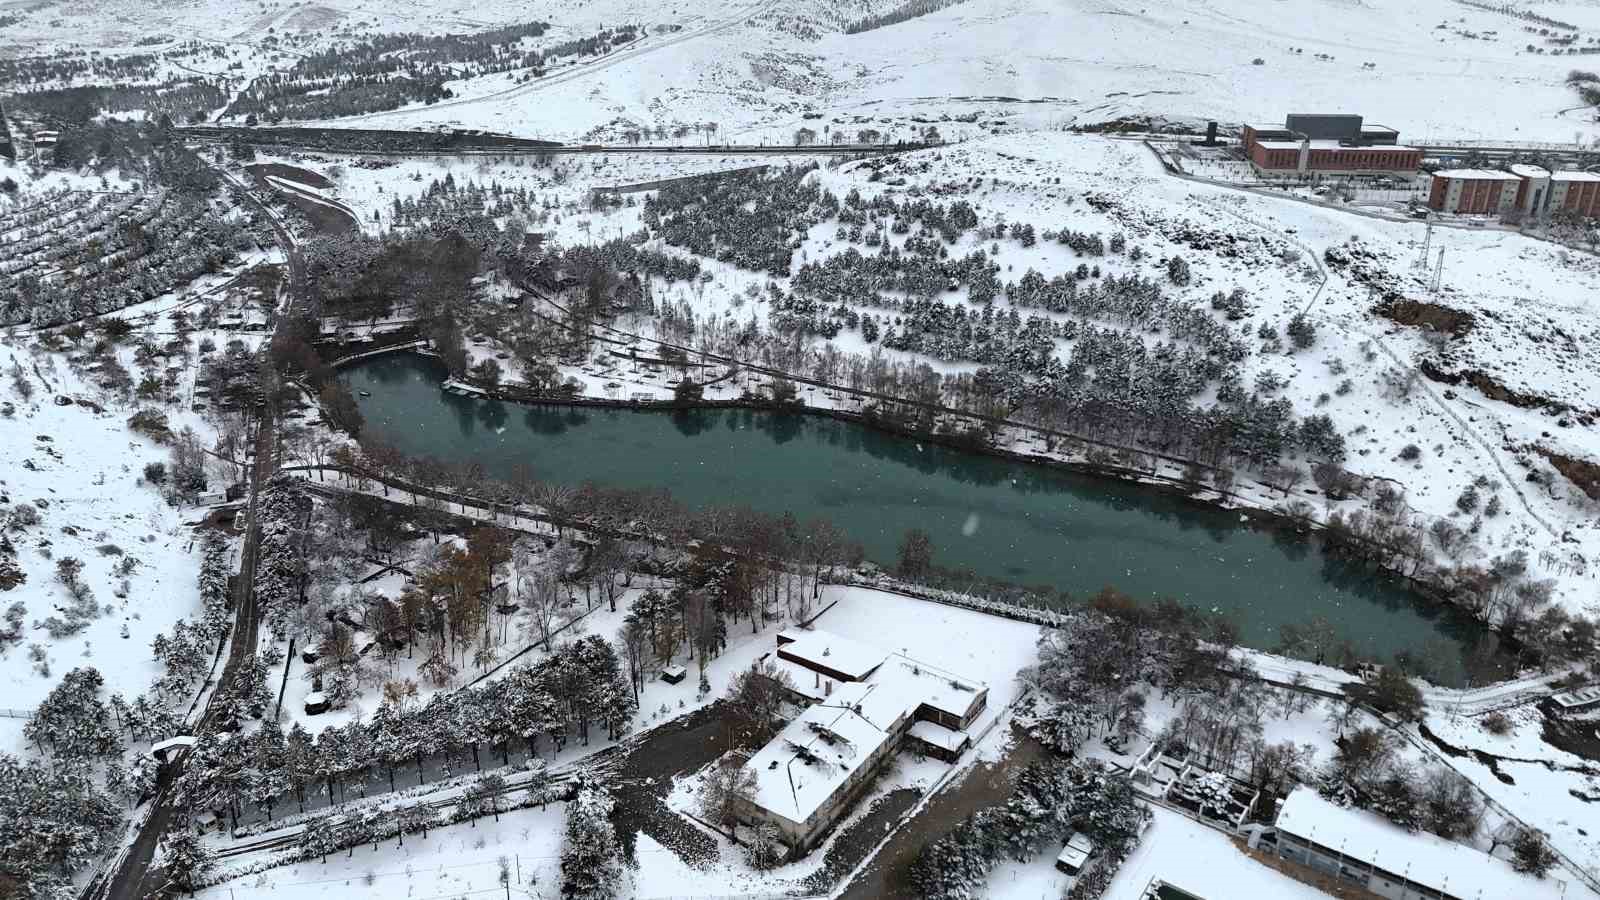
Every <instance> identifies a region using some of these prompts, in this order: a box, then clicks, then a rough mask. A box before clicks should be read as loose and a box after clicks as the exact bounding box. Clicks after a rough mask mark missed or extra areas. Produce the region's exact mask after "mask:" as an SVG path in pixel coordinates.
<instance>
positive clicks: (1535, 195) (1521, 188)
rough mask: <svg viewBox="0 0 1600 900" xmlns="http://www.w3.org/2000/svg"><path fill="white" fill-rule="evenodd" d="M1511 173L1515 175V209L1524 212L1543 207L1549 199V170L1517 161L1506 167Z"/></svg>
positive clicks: (1535, 210)
mask: <svg viewBox="0 0 1600 900" xmlns="http://www.w3.org/2000/svg"><path fill="white" fill-rule="evenodd" d="M1507 171H1509V172H1510V173H1511V174H1513V175H1515V176H1517V179H1518V183H1517V199H1516V207H1517V209H1519V210H1521V211H1523V212H1525V213H1531V212H1537V211H1538V210H1540V209H1542V208H1543V207H1544V204H1545V203H1546V202H1547V201H1548V200H1549V199H1550V170H1549V169H1546V168H1543V167H1542V166H1530V165H1527V164H1525V163H1518V164H1516V165H1513V166H1509V167H1508V168H1507Z"/></svg>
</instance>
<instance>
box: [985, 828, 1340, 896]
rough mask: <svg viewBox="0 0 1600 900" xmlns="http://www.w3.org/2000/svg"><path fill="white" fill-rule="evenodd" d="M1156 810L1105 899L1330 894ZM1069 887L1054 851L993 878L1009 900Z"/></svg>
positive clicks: (1005, 866)
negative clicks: (1154, 891) (1163, 888)
mask: <svg viewBox="0 0 1600 900" xmlns="http://www.w3.org/2000/svg"><path fill="white" fill-rule="evenodd" d="M1151 812H1153V813H1154V814H1155V820H1154V821H1153V822H1152V823H1151V825H1150V830H1149V831H1147V832H1145V835H1144V838H1143V840H1141V841H1140V842H1139V846H1138V847H1137V848H1135V849H1134V851H1133V853H1131V854H1129V856H1128V859H1127V860H1126V861H1125V862H1123V864H1122V868H1121V869H1119V870H1118V871H1117V877H1116V878H1115V879H1113V880H1112V882H1111V887H1110V888H1108V889H1107V890H1106V893H1105V894H1104V895H1103V896H1104V898H1105V900H1146V898H1147V897H1148V895H1147V894H1146V893H1145V892H1146V891H1147V890H1148V889H1149V888H1150V887H1152V886H1153V885H1155V884H1156V883H1157V882H1165V883H1167V884H1170V885H1172V886H1173V887H1176V888H1179V889H1180V890H1185V891H1188V892H1189V893H1191V894H1193V895H1194V896H1196V897H1207V898H1210V897H1263V898H1265V897H1271V898H1273V900H1322V898H1325V897H1326V896H1327V895H1326V894H1324V893H1322V892H1321V891H1319V890H1317V889H1316V888H1313V887H1311V886H1310V885H1306V884H1302V883H1300V882H1298V881H1295V880H1294V879H1293V878H1290V877H1289V876H1287V875H1284V874H1282V873H1281V872H1278V871H1276V870H1274V869H1271V868H1268V867H1267V866H1266V865H1263V864H1262V863H1260V862H1257V861H1256V860H1254V859H1251V858H1250V857H1249V856H1247V855H1246V854H1245V853H1244V851H1242V850H1241V849H1240V848H1239V846H1238V845H1236V844H1235V843H1234V842H1233V841H1232V840H1230V839H1229V838H1228V837H1227V836H1225V835H1223V834H1222V833H1221V832H1218V831H1217V830H1216V829H1213V828H1209V827H1207V826H1205V825H1201V824H1200V823H1198V822H1196V821H1194V820H1193V819H1190V818H1188V817H1186V816H1183V815H1179V814H1178V813H1175V812H1173V811H1171V810H1168V809H1163V808H1161V807H1159V806H1158V807H1154V808H1153V809H1152V810H1151ZM1067 887H1068V879H1067V876H1065V875H1063V874H1062V873H1061V872H1059V871H1057V870H1056V867H1055V857H1054V856H1053V855H1052V854H1049V853H1045V854H1042V855H1041V856H1040V857H1039V858H1038V859H1035V860H1032V861H1030V862H1027V863H1016V862H1012V861H1010V860H1007V861H1005V862H1002V863H1001V864H1000V865H999V866H997V867H996V868H995V871H994V872H993V873H992V874H991V875H990V876H989V888H990V890H991V891H993V896H995V897H1004V898H1006V900H1034V898H1040V900H1045V898H1055V897H1060V896H1062V895H1063V893H1064V891H1065V890H1066V888H1067Z"/></svg>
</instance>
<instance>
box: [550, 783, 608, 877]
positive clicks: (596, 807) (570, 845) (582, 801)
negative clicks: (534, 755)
mask: <svg viewBox="0 0 1600 900" xmlns="http://www.w3.org/2000/svg"><path fill="white" fill-rule="evenodd" d="M614 805H615V801H613V800H612V799H611V795H610V794H609V793H607V791H606V790H605V788H604V787H601V786H600V785H597V784H594V783H584V784H581V785H579V787H578V793H577V796H575V797H574V798H573V800H572V802H571V803H569V804H567V826H566V833H565V835H564V836H563V839H562V843H561V896H562V897H564V898H567V900H610V898H612V897H616V896H617V895H618V893H619V891H620V890H621V888H622V860H621V858H620V856H619V852H620V849H619V847H618V845H617V834H616V829H615V828H613V827H612V825H611V809H612V807H613V806H614Z"/></svg>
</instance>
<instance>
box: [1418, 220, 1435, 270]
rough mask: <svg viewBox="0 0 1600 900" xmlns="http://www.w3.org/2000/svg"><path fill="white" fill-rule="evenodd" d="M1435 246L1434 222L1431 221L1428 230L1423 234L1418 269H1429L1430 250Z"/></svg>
mask: <svg viewBox="0 0 1600 900" xmlns="http://www.w3.org/2000/svg"><path fill="white" fill-rule="evenodd" d="M1432 246H1433V221H1432V220H1429V222H1428V225H1427V228H1426V229H1424V230H1423V232H1422V251H1421V252H1420V253H1418V254H1417V268H1419V269H1426V268H1427V267H1428V250H1429V248H1431V247H1432Z"/></svg>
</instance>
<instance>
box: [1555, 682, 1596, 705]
mask: <svg viewBox="0 0 1600 900" xmlns="http://www.w3.org/2000/svg"><path fill="white" fill-rule="evenodd" d="M1550 699H1552V700H1554V701H1555V702H1556V703H1557V704H1559V705H1560V706H1561V708H1562V709H1571V708H1572V707H1574V706H1588V705H1589V704H1591V703H1600V685H1595V686H1590V687H1586V688H1579V689H1578V690H1575V691H1567V692H1566V693H1564V694H1557V695H1555V696H1554V697H1551V698H1550Z"/></svg>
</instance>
